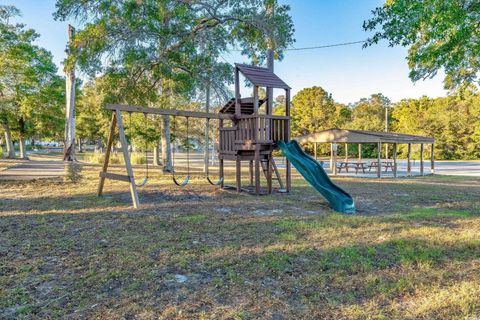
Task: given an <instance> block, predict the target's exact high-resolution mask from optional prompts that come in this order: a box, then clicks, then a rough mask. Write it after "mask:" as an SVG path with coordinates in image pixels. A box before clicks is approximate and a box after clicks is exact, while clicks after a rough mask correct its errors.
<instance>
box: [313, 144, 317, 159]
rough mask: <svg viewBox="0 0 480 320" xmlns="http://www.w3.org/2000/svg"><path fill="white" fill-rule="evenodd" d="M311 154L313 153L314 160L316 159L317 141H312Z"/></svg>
mask: <svg viewBox="0 0 480 320" xmlns="http://www.w3.org/2000/svg"><path fill="white" fill-rule="evenodd" d="M313 154H314V155H315V160H317V143H316V142H314V143H313Z"/></svg>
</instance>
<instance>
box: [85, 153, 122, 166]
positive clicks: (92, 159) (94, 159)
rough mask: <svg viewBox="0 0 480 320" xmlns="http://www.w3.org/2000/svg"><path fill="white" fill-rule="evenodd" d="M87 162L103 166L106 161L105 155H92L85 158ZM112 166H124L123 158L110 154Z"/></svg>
mask: <svg viewBox="0 0 480 320" xmlns="http://www.w3.org/2000/svg"><path fill="white" fill-rule="evenodd" d="M85 160H86V161H87V162H89V163H98V164H103V162H104V161H105V154H104V153H92V154H89V155H87V156H86V157H85ZM109 163H110V164H123V158H122V156H121V155H120V154H112V153H111V154H110V162H109Z"/></svg>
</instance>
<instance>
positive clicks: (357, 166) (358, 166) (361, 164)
mask: <svg viewBox="0 0 480 320" xmlns="http://www.w3.org/2000/svg"><path fill="white" fill-rule="evenodd" d="M365 165H366V163H365V162H360V161H358V162H348V161H340V162H339V163H338V165H337V169H338V173H340V172H342V169H345V171H347V172H348V168H353V169H355V174H357V173H358V170H362V171H363V173H365V169H366V167H365Z"/></svg>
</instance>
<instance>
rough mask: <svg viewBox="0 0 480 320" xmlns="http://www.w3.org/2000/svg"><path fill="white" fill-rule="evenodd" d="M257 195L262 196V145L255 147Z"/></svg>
mask: <svg viewBox="0 0 480 320" xmlns="http://www.w3.org/2000/svg"><path fill="white" fill-rule="evenodd" d="M255 194H256V195H259V194H260V145H259V144H257V145H255Z"/></svg>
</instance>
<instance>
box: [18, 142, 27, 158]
mask: <svg viewBox="0 0 480 320" xmlns="http://www.w3.org/2000/svg"><path fill="white" fill-rule="evenodd" d="M18 141H19V146H20V159H24V160H28V157H27V145H26V143H25V138H24V137H20V139H19V140H18Z"/></svg>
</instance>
